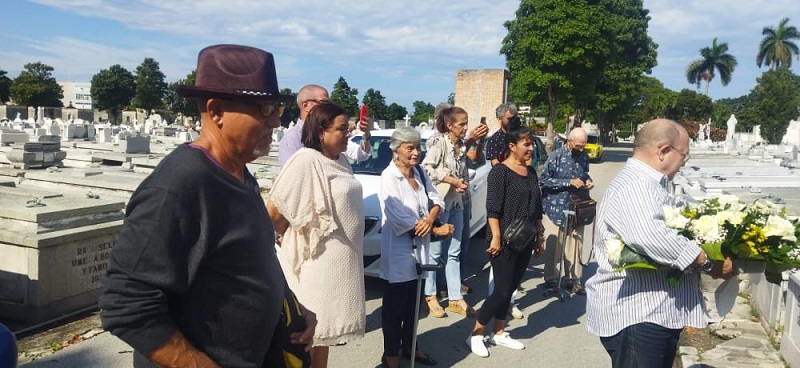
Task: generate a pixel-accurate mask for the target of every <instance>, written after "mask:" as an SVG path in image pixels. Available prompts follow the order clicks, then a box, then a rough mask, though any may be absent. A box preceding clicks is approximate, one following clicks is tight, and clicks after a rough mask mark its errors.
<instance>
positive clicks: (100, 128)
mask: <svg viewBox="0 0 800 368" xmlns="http://www.w3.org/2000/svg"><path fill="white" fill-rule="evenodd" d="M94 130H95V136H94V139H95V141H97V143H112V142H113V139H112V138H111V127H110V126H105V125H95V127H94Z"/></svg>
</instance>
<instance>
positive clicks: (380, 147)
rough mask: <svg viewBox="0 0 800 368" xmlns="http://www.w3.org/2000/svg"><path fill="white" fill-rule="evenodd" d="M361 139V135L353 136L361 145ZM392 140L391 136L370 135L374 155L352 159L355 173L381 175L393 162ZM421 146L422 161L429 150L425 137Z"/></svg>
mask: <svg viewBox="0 0 800 368" xmlns="http://www.w3.org/2000/svg"><path fill="white" fill-rule="evenodd" d="M361 139H362V137H361V136H356V137H353V139H352V141H353V142H356V143H358V144H359V145H360V144H361ZM390 142H391V139H390V138H389V137H376V136H374V135H373V136H372V137H370V139H369V143H370V145H371V146H372V151H371V152H370V153H371V154H372V155H371V157H370V158H368V159H367V160H365V161H360V162H353V161H350V165H351V166H352V167H353V173H354V174H372V175H380V174H381V173H382V172H383V169H385V168H386V166H389V163H390V162H392V156H393V154H394V152H392V149H391V148H389V143H390ZM420 148H422V154H421V155H420V157H419V162H420V163H422V160H423V159H424V158H425V153H426V152H427V149H426V148H425V139H422V140H420Z"/></svg>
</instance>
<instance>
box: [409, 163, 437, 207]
mask: <svg viewBox="0 0 800 368" xmlns="http://www.w3.org/2000/svg"><path fill="white" fill-rule="evenodd" d="M414 168H415V169H416V170H417V174H418V175H419V180H420V181H421V182H422V183H420V184H422V191H423V192H425V197H428V211H430V210H431V207H432V206H433V203H431V197H430V196H429V195H428V181H427V180H425V175H422V170H423V169H422V167H421V166H419V164H416V165H414Z"/></svg>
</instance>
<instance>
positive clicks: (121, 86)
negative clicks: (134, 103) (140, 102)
mask: <svg viewBox="0 0 800 368" xmlns="http://www.w3.org/2000/svg"><path fill="white" fill-rule="evenodd" d="M91 93H92V104H93V105H94V107H95V108H97V109H100V110H108V111H109V117H110V120H111V121H112V122H118V120H117V118H120V115H119V114H120V112H121V111H122V110H123V109H124V108H125V107H127V106H128V105H130V104H131V100H132V99H133V96H134V94H135V93H136V91H135V79H134V77H133V74H132V73H131V72H129V71H128V70H127V69H125V68H123V67H122V66H121V65H119V64H115V65H112V66H111V67H110V68H108V69H102V70H100V72H99V73H97V74H95V75H94V76H92V89H91Z"/></svg>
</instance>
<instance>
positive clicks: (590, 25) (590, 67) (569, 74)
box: [500, 0, 613, 149]
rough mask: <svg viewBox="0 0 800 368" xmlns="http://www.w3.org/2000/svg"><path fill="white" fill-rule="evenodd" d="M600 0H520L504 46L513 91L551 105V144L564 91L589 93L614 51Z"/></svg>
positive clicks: (518, 97)
mask: <svg viewBox="0 0 800 368" xmlns="http://www.w3.org/2000/svg"><path fill="white" fill-rule="evenodd" d="M598 2H599V1H597V0H521V1H520V5H519V8H518V9H517V12H516V17H515V19H513V20H511V21H508V22H506V23H505V24H504V27H505V28H506V29H507V30H508V34H507V35H506V36H505V38H504V39H503V42H502V46H501V48H500V53H501V54H503V55H505V57H506V66H507V67H508V69H509V71H510V74H511V85H510V86H509V94H510V95H511V96H512V97H513V98H514V100H515V101H517V102H519V103H528V104H532V105H535V104H538V103H541V102H546V103H547V105H548V115H547V135H548V143H547V146H548V148H550V149H552V147H553V140H552V137H553V122H554V121H555V119H556V112H557V110H558V105H559V103H560V102H561V100H562V99H563V98H564V97H565V96H571V95H572V96H575V95H577V94H580V93H583V94H589V93H591V92H592V91H594V88H595V86H596V84H597V82H598V80H599V79H600V77H601V71H602V67H601V66H602V63H603V62H604V58H606V57H608V53H609V52H610V51H609V49H608V43H609V42H604V39H613V37H610V36H607V35H604V34H603V33H602V32H601V27H600V25H601V23H602V22H603V14H605V10H604V8H603V6H601V5H598Z"/></svg>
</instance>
